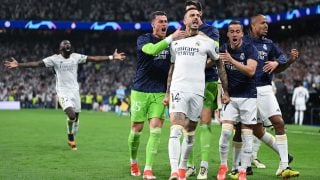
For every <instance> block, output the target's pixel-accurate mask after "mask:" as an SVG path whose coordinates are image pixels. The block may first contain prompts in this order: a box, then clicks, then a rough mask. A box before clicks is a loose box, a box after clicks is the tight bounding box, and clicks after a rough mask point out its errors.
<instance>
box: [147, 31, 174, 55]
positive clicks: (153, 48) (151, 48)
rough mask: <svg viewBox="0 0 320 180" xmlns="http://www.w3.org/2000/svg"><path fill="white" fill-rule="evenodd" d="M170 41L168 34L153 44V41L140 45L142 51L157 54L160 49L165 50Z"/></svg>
mask: <svg viewBox="0 0 320 180" xmlns="http://www.w3.org/2000/svg"><path fill="white" fill-rule="evenodd" d="M171 42H172V36H168V37H166V38H165V39H163V40H161V41H160V42H158V43H156V44H153V43H148V44H145V45H144V46H143V47H142V52H144V53H146V54H148V55H157V54H159V53H160V52H161V51H163V50H165V49H166V48H167V47H168V46H169V44H170V43H171Z"/></svg>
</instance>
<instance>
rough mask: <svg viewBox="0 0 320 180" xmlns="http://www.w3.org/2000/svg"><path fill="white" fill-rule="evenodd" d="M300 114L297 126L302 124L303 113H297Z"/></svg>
mask: <svg viewBox="0 0 320 180" xmlns="http://www.w3.org/2000/svg"><path fill="white" fill-rule="evenodd" d="M299 112H300V117H299V125H300V126H301V125H302V124H303V118H304V117H303V116H304V111H299Z"/></svg>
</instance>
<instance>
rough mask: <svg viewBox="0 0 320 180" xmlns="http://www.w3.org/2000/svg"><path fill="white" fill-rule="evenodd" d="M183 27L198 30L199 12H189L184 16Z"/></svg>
mask: <svg viewBox="0 0 320 180" xmlns="http://www.w3.org/2000/svg"><path fill="white" fill-rule="evenodd" d="M183 22H184V25H185V26H186V27H187V28H189V29H193V30H194V29H198V28H199V25H200V12H199V11H198V10H195V9H193V10H189V11H188V12H187V13H186V14H185V16H184V21H183Z"/></svg>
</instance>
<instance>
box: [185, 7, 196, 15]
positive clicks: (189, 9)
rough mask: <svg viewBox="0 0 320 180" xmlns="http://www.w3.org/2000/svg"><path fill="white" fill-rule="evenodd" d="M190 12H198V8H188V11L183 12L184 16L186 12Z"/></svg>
mask: <svg viewBox="0 0 320 180" xmlns="http://www.w3.org/2000/svg"><path fill="white" fill-rule="evenodd" d="M191 10H197V11H199V9H198V8H194V7H192V8H188V9H187V10H186V11H185V12H184V14H187V12H189V11H191Z"/></svg>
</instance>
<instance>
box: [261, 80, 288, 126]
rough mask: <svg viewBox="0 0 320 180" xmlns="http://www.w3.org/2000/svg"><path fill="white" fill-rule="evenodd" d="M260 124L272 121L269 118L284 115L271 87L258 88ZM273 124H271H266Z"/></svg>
mask: <svg viewBox="0 0 320 180" xmlns="http://www.w3.org/2000/svg"><path fill="white" fill-rule="evenodd" d="M257 102H258V123H263V122H264V121H270V120H269V117H271V116H274V115H282V114H281V110H280V107H279V104H278V101H277V98H276V96H275V95H274V92H273V90H272V86H271V85H267V86H261V87H257ZM264 123H265V124H271V123H270V122H264Z"/></svg>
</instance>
